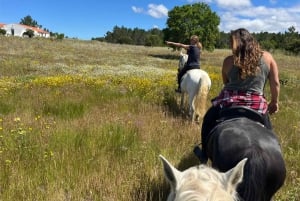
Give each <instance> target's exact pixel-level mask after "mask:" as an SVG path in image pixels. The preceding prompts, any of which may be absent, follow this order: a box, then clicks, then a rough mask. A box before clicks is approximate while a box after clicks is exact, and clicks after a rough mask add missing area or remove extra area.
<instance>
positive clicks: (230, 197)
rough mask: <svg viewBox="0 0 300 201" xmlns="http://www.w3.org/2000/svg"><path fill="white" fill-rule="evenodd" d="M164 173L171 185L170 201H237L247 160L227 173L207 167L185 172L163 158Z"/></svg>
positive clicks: (190, 169) (193, 168)
mask: <svg viewBox="0 0 300 201" xmlns="http://www.w3.org/2000/svg"><path fill="white" fill-rule="evenodd" d="M160 158H161V160H162V162H163V165H164V173H165V177H166V179H167V181H168V182H169V184H170V185H171V192H170V194H169V196H168V201H191V200H192V201H237V200H238V198H237V193H236V190H235V189H236V187H237V185H238V184H239V183H240V182H242V178H243V168H244V165H245V163H246V160H247V159H244V160H242V161H241V162H240V163H238V164H237V165H236V167H235V168H233V169H231V170H229V171H228V172H226V173H221V172H218V171H217V170H215V169H213V168H211V167H208V166H206V165H199V166H195V167H191V168H189V169H187V170H185V171H183V172H181V171H179V170H177V169H176V168H175V167H174V166H172V165H171V164H170V163H169V162H168V161H167V160H166V159H165V158H164V157H163V156H161V155H160Z"/></svg>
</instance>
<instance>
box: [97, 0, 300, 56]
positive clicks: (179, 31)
mask: <svg viewBox="0 0 300 201" xmlns="http://www.w3.org/2000/svg"><path fill="white" fill-rule="evenodd" d="M166 24H167V28H165V29H163V30H159V29H150V30H148V31H146V30H143V29H139V28H134V29H131V28H126V27H123V26H122V27H118V26H115V27H114V28H113V30H112V31H111V32H110V31H109V32H107V33H106V35H105V36H104V37H99V38H92V40H99V41H103V42H108V43H120V44H131V45H144V46H163V45H164V41H166V40H171V41H176V42H181V43H185V44H189V38H190V36H191V35H198V36H199V38H200V40H201V43H202V44H203V46H204V49H206V50H209V51H212V50H214V49H224V48H229V36H230V33H225V32H223V31H221V32H220V31H219V29H218V26H219V24H220V17H219V16H218V15H217V14H216V13H215V12H213V11H212V10H211V9H210V7H209V6H208V5H207V4H206V3H195V4H188V5H183V6H175V7H174V8H173V9H172V10H170V11H169V12H168V19H167V22H166ZM241 28H242V27H241ZM252 34H253V35H254V37H255V38H256V40H257V41H258V42H259V43H260V45H261V47H262V48H263V49H265V50H269V51H272V50H275V49H279V50H284V51H286V52H287V53H292V54H299V53H300V34H299V33H298V32H297V31H296V29H295V27H293V26H292V27H289V28H288V29H287V31H285V32H284V33H268V32H260V33H252Z"/></svg>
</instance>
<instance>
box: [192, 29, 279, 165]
mask: <svg viewBox="0 0 300 201" xmlns="http://www.w3.org/2000/svg"><path fill="white" fill-rule="evenodd" d="M230 47H231V49H232V55H230V56H228V57H226V58H225V59H224V61H223V66H222V78H223V84H224V87H223V89H222V90H221V92H220V94H219V95H218V96H217V97H215V98H214V99H212V106H211V107H210V109H209V110H208V111H207V112H206V114H205V116H204V118H203V122H202V129H201V144H202V151H200V150H199V148H198V152H197V153H196V155H197V156H198V157H199V159H200V161H201V162H203V163H206V162H207V156H206V145H207V142H208V139H209V133H210V131H211V129H213V128H214V127H215V126H216V125H217V123H218V122H217V119H219V117H220V116H219V115H220V111H221V109H224V108H229V107H232V106H245V107H248V108H251V109H252V110H254V111H256V112H258V113H259V114H261V117H262V122H263V124H264V126H265V127H267V128H269V129H272V125H271V122H270V119H269V115H268V114H274V113H276V112H278V109H279V106H278V99H279V92H280V82H279V76H278V67H277V64H276V61H275V60H274V58H273V57H272V55H271V53H269V52H267V51H263V50H262V49H261V48H260V46H259V43H258V42H257V41H256V40H255V39H254V37H253V36H252V35H251V34H250V33H249V31H248V30H246V29H244V28H240V29H237V30H234V31H232V32H231V34H230ZM267 80H268V81H269V85H270V93H271V102H270V103H269V104H268V103H267V100H266V99H265V96H264V87H265V84H266V82H267ZM194 151H195V150H194ZM199 155H200V156H199Z"/></svg>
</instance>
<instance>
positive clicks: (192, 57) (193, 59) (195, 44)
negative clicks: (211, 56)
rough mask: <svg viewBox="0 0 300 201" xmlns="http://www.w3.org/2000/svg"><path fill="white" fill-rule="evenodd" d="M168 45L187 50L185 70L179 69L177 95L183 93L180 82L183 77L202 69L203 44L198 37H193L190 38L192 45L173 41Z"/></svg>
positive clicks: (168, 42) (167, 42)
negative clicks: (187, 73)
mask: <svg viewBox="0 0 300 201" xmlns="http://www.w3.org/2000/svg"><path fill="white" fill-rule="evenodd" d="M166 44H167V45H172V46H175V47H179V48H184V49H186V50H187V54H188V60H187V62H186V64H185V65H184V67H183V69H181V70H180V69H178V74H177V82H178V88H177V89H176V90H175V91H176V92H177V93H181V88H180V82H181V78H182V76H183V75H184V74H185V73H186V72H187V71H188V70H191V69H200V54H201V50H202V44H201V43H200V42H199V37H198V36H196V35H192V36H191V38H190V44H189V45H186V44H182V43H175V42H171V41H166Z"/></svg>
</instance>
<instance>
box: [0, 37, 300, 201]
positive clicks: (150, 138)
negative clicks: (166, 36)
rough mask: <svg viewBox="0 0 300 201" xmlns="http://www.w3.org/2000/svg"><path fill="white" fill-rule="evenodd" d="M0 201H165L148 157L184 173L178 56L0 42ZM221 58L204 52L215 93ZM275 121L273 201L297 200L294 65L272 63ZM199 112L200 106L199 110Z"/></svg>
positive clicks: (160, 50) (158, 168)
mask: <svg viewBox="0 0 300 201" xmlns="http://www.w3.org/2000/svg"><path fill="white" fill-rule="evenodd" d="M0 44H1V49H0V67H1V68H0V75H1V79H0V89H1V90H0V170H1V171H0V200H5V201H10V200H28V201H29V200H30V201H32V200H45V201H48V200H49V201H50V200H55V201H57V200H72V201H73V200H74V201H77V200H78V201H82V200H86V201H90V200H120V201H122V200H124V201H125V200H126V201H128V200H147V201H150V200H151V201H154V200H165V199H166V197H167V194H168V190H169V187H168V185H167V184H166V183H165V181H164V178H163V175H162V164H161V162H160V161H159V158H158V155H159V154H163V155H165V156H166V157H167V158H168V159H170V161H172V162H173V163H175V164H177V167H178V168H179V169H185V168H187V167H190V166H192V165H195V164H197V163H198V161H197V159H196V158H195V157H194V156H193V154H192V148H193V146H194V144H196V143H199V140H200V139H199V138H200V125H198V124H191V123H190V122H189V120H188V118H186V116H185V114H182V113H181V111H180V109H179V108H178V97H177V96H176V94H175V93H174V92H173V91H174V88H175V86H176V80H175V77H176V71H177V64H178V52H173V51H172V50H171V49H168V48H167V47H154V48H149V47H141V46H128V45H116V44H107V43H100V42H96V41H76V40H75V41H74V40H64V41H52V40H47V39H42V38H34V39H21V38H14V37H0ZM229 53H230V52H229V50H216V51H214V52H204V53H203V55H202V61H201V62H202V68H203V69H204V70H206V71H208V73H209V74H210V76H211V78H212V90H211V91H210V94H209V99H210V98H212V97H214V96H216V95H217V94H218V93H219V91H220V89H221V87H222V83H221V76H220V69H221V65H222V60H223V58H224V57H225V56H226V55H228V54H229ZM274 57H275V59H276V60H277V62H278V64H279V69H280V77H281V79H283V80H286V82H285V84H284V85H282V87H281V97H280V111H279V113H278V114H275V115H272V116H271V120H272V122H273V124H274V130H275V132H276V133H277V135H278V137H279V139H280V143H281V145H282V148H283V151H284V157H285V161H286V166H287V179H286V183H285V185H284V186H283V187H282V188H281V189H280V191H279V192H278V193H277V194H276V197H275V200H278V201H290V200H295V201H296V200H299V199H300V197H299V194H300V176H299V175H300V168H299V167H300V163H299V158H300V142H299V137H300V136H299V133H300V132H299V131H300V128H299V125H300V124H299V121H300V112H299V110H298V108H299V101H298V100H299V97H300V95H298V91H299V84H300V83H299V80H300V73H299V61H300V59H299V58H297V57H292V56H285V55H283V54H282V53H274ZM207 104H208V105H209V104H210V103H209V100H208V101H207Z"/></svg>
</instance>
